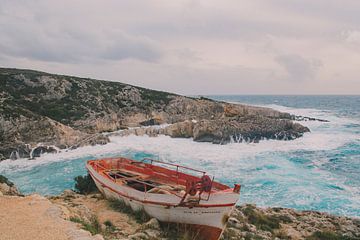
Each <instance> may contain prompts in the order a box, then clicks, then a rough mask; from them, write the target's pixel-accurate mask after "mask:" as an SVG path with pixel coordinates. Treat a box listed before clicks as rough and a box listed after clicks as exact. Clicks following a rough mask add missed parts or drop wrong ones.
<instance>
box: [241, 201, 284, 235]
mask: <svg viewBox="0 0 360 240" xmlns="http://www.w3.org/2000/svg"><path fill="white" fill-rule="evenodd" d="M243 213H244V214H245V215H246V217H247V218H248V221H249V223H251V224H253V225H255V226H256V227H257V228H260V229H262V230H264V231H269V232H273V231H274V229H278V228H279V227H280V220H279V219H278V218H277V217H275V216H271V215H265V214H263V213H261V212H258V211H256V210H255V209H254V207H253V206H247V207H246V208H245V209H244V210H243Z"/></svg>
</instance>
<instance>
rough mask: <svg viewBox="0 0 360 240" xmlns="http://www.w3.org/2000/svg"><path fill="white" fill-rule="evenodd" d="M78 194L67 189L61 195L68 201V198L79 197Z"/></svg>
mask: <svg viewBox="0 0 360 240" xmlns="http://www.w3.org/2000/svg"><path fill="white" fill-rule="evenodd" d="M77 195H78V194H77V193H76V192H74V191H73V190H71V189H66V190H64V191H63V193H62V194H61V197H62V198H64V199H66V198H75V197H77Z"/></svg>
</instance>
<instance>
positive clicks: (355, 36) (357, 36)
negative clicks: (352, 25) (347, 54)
mask: <svg viewBox="0 0 360 240" xmlns="http://www.w3.org/2000/svg"><path fill="white" fill-rule="evenodd" d="M342 36H343V38H344V40H345V42H347V43H355V44H360V31H358V30H348V31H344V32H343V33H342Z"/></svg>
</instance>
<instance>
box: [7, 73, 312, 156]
mask: <svg viewBox="0 0 360 240" xmlns="http://www.w3.org/2000/svg"><path fill="white" fill-rule="evenodd" d="M293 119H295V116H292V115H290V114H288V113H282V112H278V111H275V110H272V109H268V108H261V107H252V106H247V105H241V104H230V103H225V102H219V101H213V100H210V99H206V98H190V97H185V96H179V95H176V94H171V93H166V92H161V91H155V90H149V89H145V88H141V87H135V86H131V85H127V84H123V83H119V82H109V81H100V80H94V79H88V78H78V77H72V76H63V75H54V74H49V73H44V72H38V71H32V70H20V69H8V68H0V159H5V158H9V157H11V158H18V157H34V156H37V155H39V154H40V153H41V152H47V151H49V152H56V151H58V148H68V147H78V146H81V145H86V144H106V143H107V142H108V141H109V138H108V137H107V136H106V134H101V133H104V132H112V131H116V130H119V129H125V131H124V132H123V133H122V134H123V135H126V134H132V133H134V132H132V131H133V130H128V131H126V129H129V128H131V129H132V128H133V127H141V126H149V125H159V124H170V125H169V126H167V127H165V128H161V130H158V129H159V128H151V127H150V128H146V129H147V130H144V131H145V132H143V134H153V135H156V134H166V135H169V136H171V137H189V138H190V137H192V138H193V139H194V140H195V141H206V142H213V143H219V144H225V143H228V142H230V141H232V140H235V141H239V142H241V141H247V142H258V141H260V140H261V139H265V138H266V139H279V140H291V139H295V138H298V137H301V136H302V135H303V133H304V132H308V131H309V129H308V128H306V127H303V126H302V125H300V124H298V123H294V122H293V121H292V120H293ZM146 131H147V132H146ZM39 143H41V144H42V145H43V146H40V147H37V146H38V144H39ZM30 155H31V156H30Z"/></svg>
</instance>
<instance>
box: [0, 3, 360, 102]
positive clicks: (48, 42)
mask: <svg viewBox="0 0 360 240" xmlns="http://www.w3.org/2000/svg"><path fill="white" fill-rule="evenodd" d="M359 13H360V1H358V0H316V1H314V0H248V1H244V0H225V1H219V0H218V1H213V0H178V1H177V0H171V1H169V0H147V1H145V0H144V1H138V0H98V1H94V0H62V1H58V0H57V1H55V0H33V1H26V0H0V66H1V67H13V68H27V69H35V70H41V71H45V72H50V73H58V74H66V75H75V76H80V77H90V78H96V79H104V80H111V81H119V82H124V83H129V84H133V85H137V86H142V87H147V88H152V89H158V90H165V91H171V92H175V93H179V94H185V95H208V94H360V14H359Z"/></svg>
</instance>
